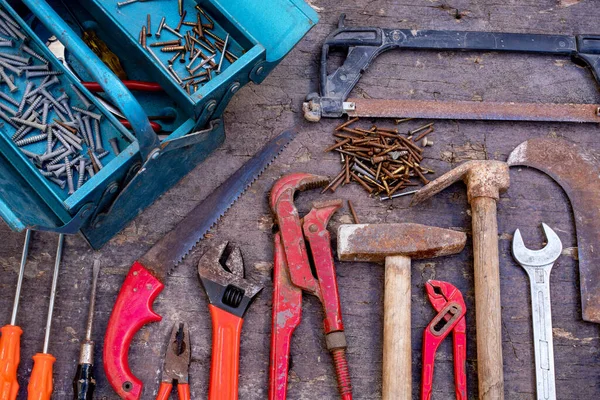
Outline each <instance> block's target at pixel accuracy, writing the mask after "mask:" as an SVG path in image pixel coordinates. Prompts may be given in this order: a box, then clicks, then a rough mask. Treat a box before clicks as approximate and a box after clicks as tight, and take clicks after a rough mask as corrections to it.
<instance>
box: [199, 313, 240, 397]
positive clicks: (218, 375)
mask: <svg viewBox="0 0 600 400" xmlns="http://www.w3.org/2000/svg"><path fill="white" fill-rule="evenodd" d="M208 308H209V310H210V316H211V318H212V330H213V331H212V363H211V367H210V387H209V389H208V399H209V400H237V398H238V379H239V375H240V372H239V371H240V339H241V336H242V324H243V323H244V320H243V319H242V318H240V317H238V316H236V315H233V314H231V313H229V312H227V311H225V310H222V309H220V308H218V307H216V306H213V305H212V304H210V305H209V306H208Z"/></svg>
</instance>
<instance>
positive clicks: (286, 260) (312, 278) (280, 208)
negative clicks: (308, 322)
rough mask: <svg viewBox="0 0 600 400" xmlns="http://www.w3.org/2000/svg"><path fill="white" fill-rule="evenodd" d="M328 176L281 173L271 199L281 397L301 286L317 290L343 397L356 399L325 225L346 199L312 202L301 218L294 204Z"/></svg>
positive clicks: (274, 342)
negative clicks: (275, 230)
mask: <svg viewBox="0 0 600 400" xmlns="http://www.w3.org/2000/svg"><path fill="white" fill-rule="evenodd" d="M327 182H328V179H327V178H326V177H322V176H317V175H312V174H306V173H296V174H290V175H286V176H284V177H283V178H281V179H279V180H278V181H277V182H276V183H275V185H274V186H273V189H272V190H271V195H270V205H271V210H272V211H273V214H274V215H275V219H276V222H277V225H278V227H279V232H278V233H276V235H275V239H274V240H275V258H274V274H273V319H272V331H271V369H270V381H269V399H270V400H283V399H285V398H286V396H287V380H288V368H289V358H290V346H291V338H292V334H293V333H294V330H295V329H296V327H297V326H298V325H299V324H300V318H301V314H302V291H305V292H307V293H310V294H312V295H314V296H316V297H317V298H318V299H319V300H320V301H321V304H322V305H323V311H324V313H325V320H324V330H325V341H326V344H327V349H328V350H329V352H330V353H331V355H332V357H333V361H334V365H335V370H336V375H337V381H338V389H339V392H340V396H341V398H342V399H344V400H351V399H352V385H351V383H350V373H349V370H348V362H347V360H346V348H347V344H346V336H345V334H344V325H343V322H342V310H341V304H340V298H339V293H338V286H337V278H336V274H335V264H334V261H333V253H332V250H331V237H330V235H329V232H328V231H327V224H328V223H329V219H330V218H331V217H332V216H333V214H334V213H335V212H336V211H337V210H338V209H339V208H340V207H341V206H342V201H341V200H333V201H327V202H317V203H314V204H313V208H312V209H311V210H310V212H309V213H308V214H306V215H305V216H304V218H302V219H301V218H300V216H299V215H298V210H297V209H296V207H295V205H294V194H295V193H296V192H297V191H304V190H308V189H314V188H318V187H322V186H325V185H326V184H327ZM307 248H309V249H310V252H311V255H312V260H313V265H311V262H310V259H309V256H308V251H307ZM313 270H314V271H315V274H314V275H313V272H312V271H313Z"/></svg>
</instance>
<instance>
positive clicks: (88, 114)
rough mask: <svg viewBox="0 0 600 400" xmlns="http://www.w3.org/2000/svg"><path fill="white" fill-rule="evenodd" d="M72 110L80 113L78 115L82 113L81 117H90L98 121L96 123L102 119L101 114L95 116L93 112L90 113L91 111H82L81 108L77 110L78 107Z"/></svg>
mask: <svg viewBox="0 0 600 400" xmlns="http://www.w3.org/2000/svg"><path fill="white" fill-rule="evenodd" d="M72 108H73V110H75V111H77V112H80V113H82V114H83V115H87V116H88V117H92V118H94V119H95V120H98V121H100V120H101V119H102V114H97V113H95V112H91V111H88V110H84V109H82V108H79V107H72Z"/></svg>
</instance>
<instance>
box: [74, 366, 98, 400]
mask: <svg viewBox="0 0 600 400" xmlns="http://www.w3.org/2000/svg"><path fill="white" fill-rule="evenodd" d="M95 389H96V379H95V378H94V366H93V365H92V364H79V365H78V366H77V374H76V375H75V379H74V380H73V390H74V392H75V396H74V397H73V399H74V400H91V399H93V398H94V390H95Z"/></svg>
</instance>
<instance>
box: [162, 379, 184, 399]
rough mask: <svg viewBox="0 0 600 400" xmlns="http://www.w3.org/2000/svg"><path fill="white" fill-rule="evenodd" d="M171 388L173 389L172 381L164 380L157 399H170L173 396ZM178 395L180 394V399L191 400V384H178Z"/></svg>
mask: <svg viewBox="0 0 600 400" xmlns="http://www.w3.org/2000/svg"><path fill="white" fill-rule="evenodd" d="M171 390H173V384H172V383H169V382H162V383H161V384H160V387H159V388H158V394H157V395H156V400H169V398H170V397H171ZM177 395H178V396H179V400H190V398H191V394H190V385H189V384H188V383H179V384H177Z"/></svg>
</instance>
